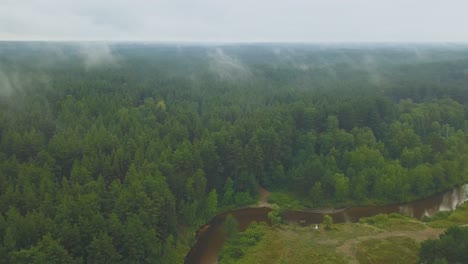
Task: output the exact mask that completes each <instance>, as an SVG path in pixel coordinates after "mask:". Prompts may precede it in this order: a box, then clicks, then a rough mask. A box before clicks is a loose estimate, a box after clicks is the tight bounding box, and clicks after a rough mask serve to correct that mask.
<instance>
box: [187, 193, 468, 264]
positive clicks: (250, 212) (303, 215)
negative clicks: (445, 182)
mask: <svg viewBox="0 0 468 264" xmlns="http://www.w3.org/2000/svg"><path fill="white" fill-rule="evenodd" d="M467 192H468V184H466V185H463V186H460V187H456V188H454V189H452V190H451V191H448V192H445V193H442V194H439V195H435V196H432V197H429V198H426V199H422V200H418V201H415V202H410V203H406V204H399V205H383V206H363V207H352V208H344V209H336V210H321V209H316V210H307V211H296V210H287V211H285V212H284V214H283V219H285V220H286V221H288V222H293V223H298V224H301V225H310V224H320V223H322V221H323V216H324V215H326V214H328V215H330V216H331V217H332V218H333V222H334V223H344V222H357V221H358V220H359V218H361V217H368V216H373V215H377V214H382V213H384V214H389V213H401V214H403V215H407V216H412V217H415V218H417V219H421V218H422V217H423V216H432V215H434V214H436V213H437V212H440V211H447V210H453V209H455V208H456V207H457V206H458V205H460V204H462V203H463V202H465V201H466V200H467V199H468V194H467ZM270 211H271V209H270V208H267V207H249V208H241V209H235V210H231V211H228V212H224V213H222V214H219V215H217V216H215V217H214V218H213V219H212V220H211V221H210V222H209V223H207V224H206V225H204V226H202V227H201V228H200V229H199V230H198V232H197V242H196V243H195V245H194V246H193V247H192V249H191V250H190V252H189V253H188V254H187V256H186V257H185V264H214V263H217V259H218V253H219V251H220V250H221V248H222V246H223V243H224V235H223V231H222V223H223V221H224V219H225V218H226V216H227V215H228V214H232V216H233V217H235V218H236V220H237V221H238V223H239V229H240V230H241V231H243V230H245V229H246V228H247V226H249V224H250V223H251V222H253V221H256V222H262V221H263V222H269V221H268V216H267V215H268V213H269V212H270Z"/></svg>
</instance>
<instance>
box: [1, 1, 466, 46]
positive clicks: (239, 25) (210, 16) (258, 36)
mask: <svg viewBox="0 0 468 264" xmlns="http://www.w3.org/2000/svg"><path fill="white" fill-rule="evenodd" d="M467 11H468V1H466V0H439V1H436V0H388V1H383V0H309V1H305V0H304V1H299V0H284V1H276V0H252V1H247V0H232V1H221V0H199V1H197V0H191V1H190V0H161V1H160V0H0V40H129V41H139V40H143V41H216V42H231V41H234V42H244V41H247V42H256V41H268V42H270V41H271V42H278V41H279V42H289V41H304V42H362V41H372V42H383V41H403V42H426V41H438V42H439V41H441V42H467V41H468V30H466V25H468V15H467Z"/></svg>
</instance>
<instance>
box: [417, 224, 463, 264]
mask: <svg viewBox="0 0 468 264" xmlns="http://www.w3.org/2000/svg"><path fill="white" fill-rule="evenodd" d="M467 250H468V228H467V227H458V226H452V227H449V228H448V229H447V230H446V231H445V232H444V233H443V234H441V235H440V236H439V239H436V240H432V239H429V240H426V241H424V242H422V243H421V248H420V251H419V262H421V263H428V264H429V263H444V262H446V263H467V262H468V256H466V252H467Z"/></svg>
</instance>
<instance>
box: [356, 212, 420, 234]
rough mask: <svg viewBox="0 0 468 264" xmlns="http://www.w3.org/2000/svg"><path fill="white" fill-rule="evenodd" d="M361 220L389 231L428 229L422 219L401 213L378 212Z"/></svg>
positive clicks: (363, 222)
mask: <svg viewBox="0 0 468 264" xmlns="http://www.w3.org/2000/svg"><path fill="white" fill-rule="evenodd" d="M359 222H360V223H361V224H368V225H373V226H375V227H378V228H381V229H384V230H388V231H418V230H424V229H426V225H424V224H423V223H421V222H420V221H418V220H416V219H414V218H411V217H406V216H402V215H400V214H378V215H376V216H373V217H363V218H361V219H360V220H359Z"/></svg>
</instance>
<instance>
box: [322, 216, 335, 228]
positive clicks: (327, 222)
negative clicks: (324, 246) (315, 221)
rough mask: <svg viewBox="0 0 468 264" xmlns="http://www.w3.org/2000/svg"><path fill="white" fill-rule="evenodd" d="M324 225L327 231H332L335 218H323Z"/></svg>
mask: <svg viewBox="0 0 468 264" xmlns="http://www.w3.org/2000/svg"><path fill="white" fill-rule="evenodd" d="M322 225H323V226H324V228H325V230H332V229H333V218H332V217H331V216H329V215H325V216H324V217H323V222H322Z"/></svg>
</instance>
